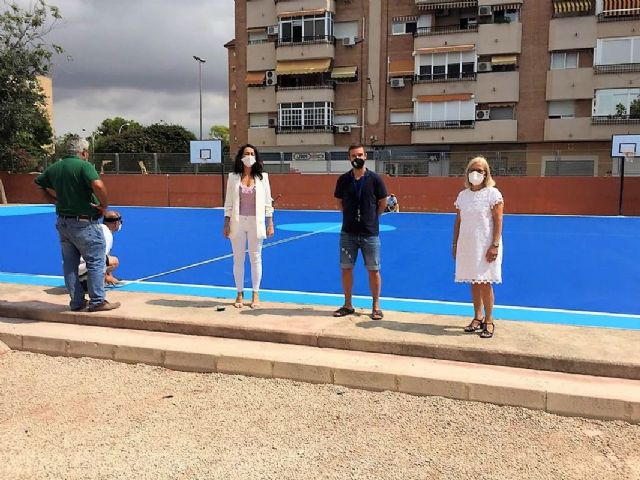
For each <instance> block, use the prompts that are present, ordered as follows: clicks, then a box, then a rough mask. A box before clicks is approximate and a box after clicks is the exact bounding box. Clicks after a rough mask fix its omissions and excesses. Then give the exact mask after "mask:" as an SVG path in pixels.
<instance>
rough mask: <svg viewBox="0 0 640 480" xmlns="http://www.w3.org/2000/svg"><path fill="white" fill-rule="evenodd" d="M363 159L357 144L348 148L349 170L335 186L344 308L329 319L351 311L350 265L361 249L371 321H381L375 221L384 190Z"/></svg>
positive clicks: (384, 197)
mask: <svg viewBox="0 0 640 480" xmlns="http://www.w3.org/2000/svg"><path fill="white" fill-rule="evenodd" d="M366 159H367V154H366V152H365V151H364V147H363V146H362V145H361V144H359V143H358V144H354V145H351V146H350V147H349V161H350V162H351V165H352V166H353V169H352V170H349V171H348V172H347V173H344V174H343V175H340V177H339V178H338V181H337V183H336V191H335V193H334V196H335V197H336V198H337V199H338V209H339V210H341V211H342V231H341V232H340V267H341V268H342V290H343V291H344V305H343V306H342V307H340V308H339V309H338V310H336V311H335V312H334V313H333V316H334V317H344V316H346V315H350V314H352V313H354V312H355V309H354V308H353V304H352V302H351V297H352V290H353V266H354V265H355V263H356V258H358V250H361V251H362V256H363V258H364V264H365V267H366V268H367V270H368V272H369V286H370V287H371V296H372V297H373V305H372V309H371V310H372V311H371V318H372V319H373V320H381V319H382V317H383V314H382V310H381V309H380V289H381V286H382V277H381V276H380V236H379V233H380V222H379V218H380V215H381V214H382V212H384V209H385V207H386V206H387V189H386V187H385V185H384V182H383V181H382V178H381V177H380V176H379V175H378V174H376V173H375V172H372V171H371V170H368V169H367V168H366V167H365V166H364V164H365V160H366Z"/></svg>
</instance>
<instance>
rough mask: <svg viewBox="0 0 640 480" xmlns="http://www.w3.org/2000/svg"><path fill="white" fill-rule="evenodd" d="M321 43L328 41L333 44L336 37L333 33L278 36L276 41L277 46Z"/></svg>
mask: <svg viewBox="0 0 640 480" xmlns="http://www.w3.org/2000/svg"><path fill="white" fill-rule="evenodd" d="M323 43H330V44H331V45H335V43H336V37H334V36H333V35H313V36H310V37H302V38H299V39H293V38H280V39H278V41H277V42H276V46H277V47H295V46H300V45H317V44H323Z"/></svg>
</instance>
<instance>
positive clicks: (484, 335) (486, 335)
mask: <svg viewBox="0 0 640 480" xmlns="http://www.w3.org/2000/svg"><path fill="white" fill-rule="evenodd" d="M483 325H484V328H483V329H482V331H481V332H480V338H491V337H493V332H495V331H496V324H495V323H493V322H489V323H484V324H483ZM489 325H491V331H489V328H488V327H489Z"/></svg>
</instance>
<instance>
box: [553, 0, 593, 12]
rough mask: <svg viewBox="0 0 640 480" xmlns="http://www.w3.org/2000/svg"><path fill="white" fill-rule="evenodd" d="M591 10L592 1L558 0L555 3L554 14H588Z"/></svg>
mask: <svg viewBox="0 0 640 480" xmlns="http://www.w3.org/2000/svg"><path fill="white" fill-rule="evenodd" d="M589 10H591V1H590V0H571V1H569V0H556V1H555V2H554V3H553V12H554V13H556V14H557V13H573V12H588V11H589Z"/></svg>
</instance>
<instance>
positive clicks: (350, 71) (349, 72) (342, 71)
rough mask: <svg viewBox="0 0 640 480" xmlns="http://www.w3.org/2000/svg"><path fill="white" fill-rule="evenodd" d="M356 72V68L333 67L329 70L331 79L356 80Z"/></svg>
mask: <svg viewBox="0 0 640 480" xmlns="http://www.w3.org/2000/svg"><path fill="white" fill-rule="evenodd" d="M357 72H358V67H357V66H355V65H354V66H351V67H333V70H331V78H356V75H357Z"/></svg>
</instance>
